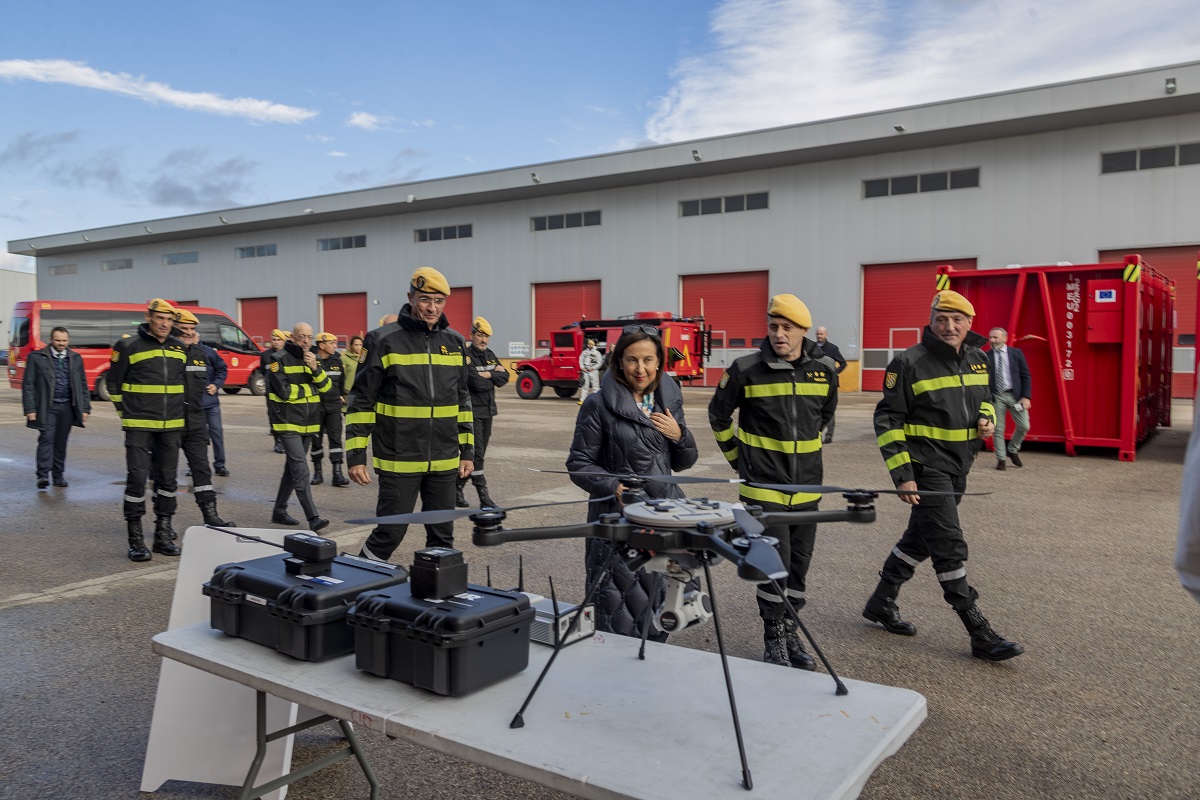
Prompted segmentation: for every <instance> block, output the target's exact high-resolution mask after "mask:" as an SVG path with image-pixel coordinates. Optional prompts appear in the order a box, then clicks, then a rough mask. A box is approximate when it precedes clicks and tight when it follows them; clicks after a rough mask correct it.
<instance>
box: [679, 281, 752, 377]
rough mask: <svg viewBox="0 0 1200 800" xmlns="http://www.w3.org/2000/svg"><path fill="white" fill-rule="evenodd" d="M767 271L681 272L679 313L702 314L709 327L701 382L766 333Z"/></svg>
mask: <svg viewBox="0 0 1200 800" xmlns="http://www.w3.org/2000/svg"><path fill="white" fill-rule="evenodd" d="M769 280H770V273H769V272H768V271H766V270H763V271H761V272H721V273H718V274H708V275H684V276H682V277H681V278H680V281H681V284H682V287H681V288H682V292H683V316H685V317H698V316H700V315H701V314H703V315H704V324H705V326H706V327H709V328H712V353H711V355H709V358H708V363H707V364H706V365H705V370H704V385H705V386H710V385H712V384H714V383H715V382H716V381H717V380H719V379H720V377H721V373H722V372H724V368H725V367H726V366H728V365H729V364H732V363H733V362H734V360H735V359H737V358H740V357H741V356H743V355H745V354H747V353H749V352H752V351H753V350H755V349H757V348H758V346H759V345H760V344H761V343H762V338H763V337H764V336H765V335H766V332H767V303H768V302H769V298H768V296H767V292H768V291H769V290H768V285H769Z"/></svg>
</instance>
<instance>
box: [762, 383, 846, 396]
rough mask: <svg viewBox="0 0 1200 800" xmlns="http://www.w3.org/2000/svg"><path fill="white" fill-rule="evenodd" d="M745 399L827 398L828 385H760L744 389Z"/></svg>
mask: <svg viewBox="0 0 1200 800" xmlns="http://www.w3.org/2000/svg"><path fill="white" fill-rule="evenodd" d="M745 394H746V397H791V396H793V395H801V396H813V397H828V396H829V384H828V383H792V382H790V381H789V382H787V383H761V384H755V385H751V386H747V387H746V391H745Z"/></svg>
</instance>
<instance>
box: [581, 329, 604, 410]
mask: <svg viewBox="0 0 1200 800" xmlns="http://www.w3.org/2000/svg"><path fill="white" fill-rule="evenodd" d="M603 366H604V356H602V355H600V351H599V350H597V349H596V340H595V339H588V340H587V347H586V348H584V351H583V352H582V353H580V354H579V405H583V401H584V400H586V399H587V396H588V394H590V393H591V392H598V391H600V368H601V367H603Z"/></svg>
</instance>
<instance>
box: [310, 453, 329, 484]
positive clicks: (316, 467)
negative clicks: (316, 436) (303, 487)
mask: <svg viewBox="0 0 1200 800" xmlns="http://www.w3.org/2000/svg"><path fill="white" fill-rule="evenodd" d="M324 482H325V475H324V474H323V473H322V472H321V459H319V458H314V459H313V474H312V480H311V481H309V482H308V485H309V486H320V485H321V484H322V483H324Z"/></svg>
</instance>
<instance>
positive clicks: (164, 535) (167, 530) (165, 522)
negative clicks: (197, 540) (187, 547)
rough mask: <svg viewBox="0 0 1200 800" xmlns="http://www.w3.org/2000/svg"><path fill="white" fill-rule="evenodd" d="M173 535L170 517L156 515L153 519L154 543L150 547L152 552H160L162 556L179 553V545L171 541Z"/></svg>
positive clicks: (180, 551)
mask: <svg viewBox="0 0 1200 800" xmlns="http://www.w3.org/2000/svg"><path fill="white" fill-rule="evenodd" d="M175 536H176V534H175V530H174V528H172V527H171V518H170V517H157V518H156V519H155V520H154V545H153V546H152V549H153V550H154V552H156V553H162V554H163V555H164V556H177V555H179V554H180V553H182V552H183V551H182V550H181V549H180V548H179V545H177V544H175V543H174V542H173V541H171V540H172V539H174V538H175Z"/></svg>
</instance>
